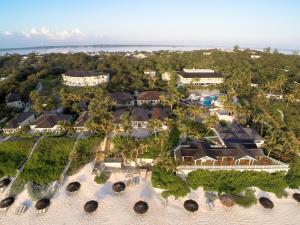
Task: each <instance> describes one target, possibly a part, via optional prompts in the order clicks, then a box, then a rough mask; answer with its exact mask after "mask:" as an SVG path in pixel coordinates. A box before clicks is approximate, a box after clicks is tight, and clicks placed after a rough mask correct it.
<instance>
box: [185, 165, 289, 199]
mask: <svg viewBox="0 0 300 225" xmlns="http://www.w3.org/2000/svg"><path fill="white" fill-rule="evenodd" d="M187 183H188V185H189V186H190V187H191V188H193V189H197V188H198V187H200V186H201V187H203V188H204V190H206V191H217V192H220V193H222V192H225V193H229V194H239V193H241V192H242V191H244V190H245V189H247V188H249V187H258V188H260V189H261V190H264V191H268V192H273V193H280V192H282V191H283V190H284V189H285V188H287V187H288V185H287V183H286V181H285V175H284V173H273V174H271V173H267V172H255V171H243V172H239V171H208V170H197V171H193V172H191V173H189V175H188V177H187Z"/></svg>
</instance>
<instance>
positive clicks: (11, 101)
mask: <svg viewBox="0 0 300 225" xmlns="http://www.w3.org/2000/svg"><path fill="white" fill-rule="evenodd" d="M5 103H6V107H7V108H12V109H23V108H24V103H23V102H22V100H21V97H20V95H19V94H18V93H16V92H10V93H8V94H7V95H6V97H5Z"/></svg>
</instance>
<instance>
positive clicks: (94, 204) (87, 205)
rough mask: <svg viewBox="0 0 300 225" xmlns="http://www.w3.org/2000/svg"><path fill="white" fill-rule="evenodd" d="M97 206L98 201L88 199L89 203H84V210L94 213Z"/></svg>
mask: <svg viewBox="0 0 300 225" xmlns="http://www.w3.org/2000/svg"><path fill="white" fill-rule="evenodd" d="M97 208H98V202H97V201H95V200H91V201H88V202H87V203H85V204H84V207H83V209H84V211H85V212H87V213H92V212H94V211H96V210H97Z"/></svg>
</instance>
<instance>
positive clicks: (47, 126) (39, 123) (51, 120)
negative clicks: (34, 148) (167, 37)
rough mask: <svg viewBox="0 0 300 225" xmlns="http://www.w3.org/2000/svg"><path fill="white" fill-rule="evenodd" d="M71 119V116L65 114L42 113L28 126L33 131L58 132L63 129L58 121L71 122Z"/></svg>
mask: <svg viewBox="0 0 300 225" xmlns="http://www.w3.org/2000/svg"><path fill="white" fill-rule="evenodd" d="M71 120H72V116H71V115H67V114H43V115H41V116H40V117H38V118H37V119H36V120H35V121H34V122H33V123H32V124H31V125H30V128H31V130H32V132H33V133H39V132H41V133H43V132H51V133H58V132H60V131H61V130H62V129H63V128H62V126H61V125H60V124H59V122H71Z"/></svg>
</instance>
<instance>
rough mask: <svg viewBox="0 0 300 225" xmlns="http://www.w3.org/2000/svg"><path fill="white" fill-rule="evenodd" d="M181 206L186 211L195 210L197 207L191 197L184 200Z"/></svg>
mask: <svg viewBox="0 0 300 225" xmlns="http://www.w3.org/2000/svg"><path fill="white" fill-rule="evenodd" d="M183 206H184V208H185V209H186V210H187V211H190V212H196V211H197V210H198V209H199V206H198V203H197V202H196V201H194V200H192V199H189V200H186V201H185V202H184V204H183Z"/></svg>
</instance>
